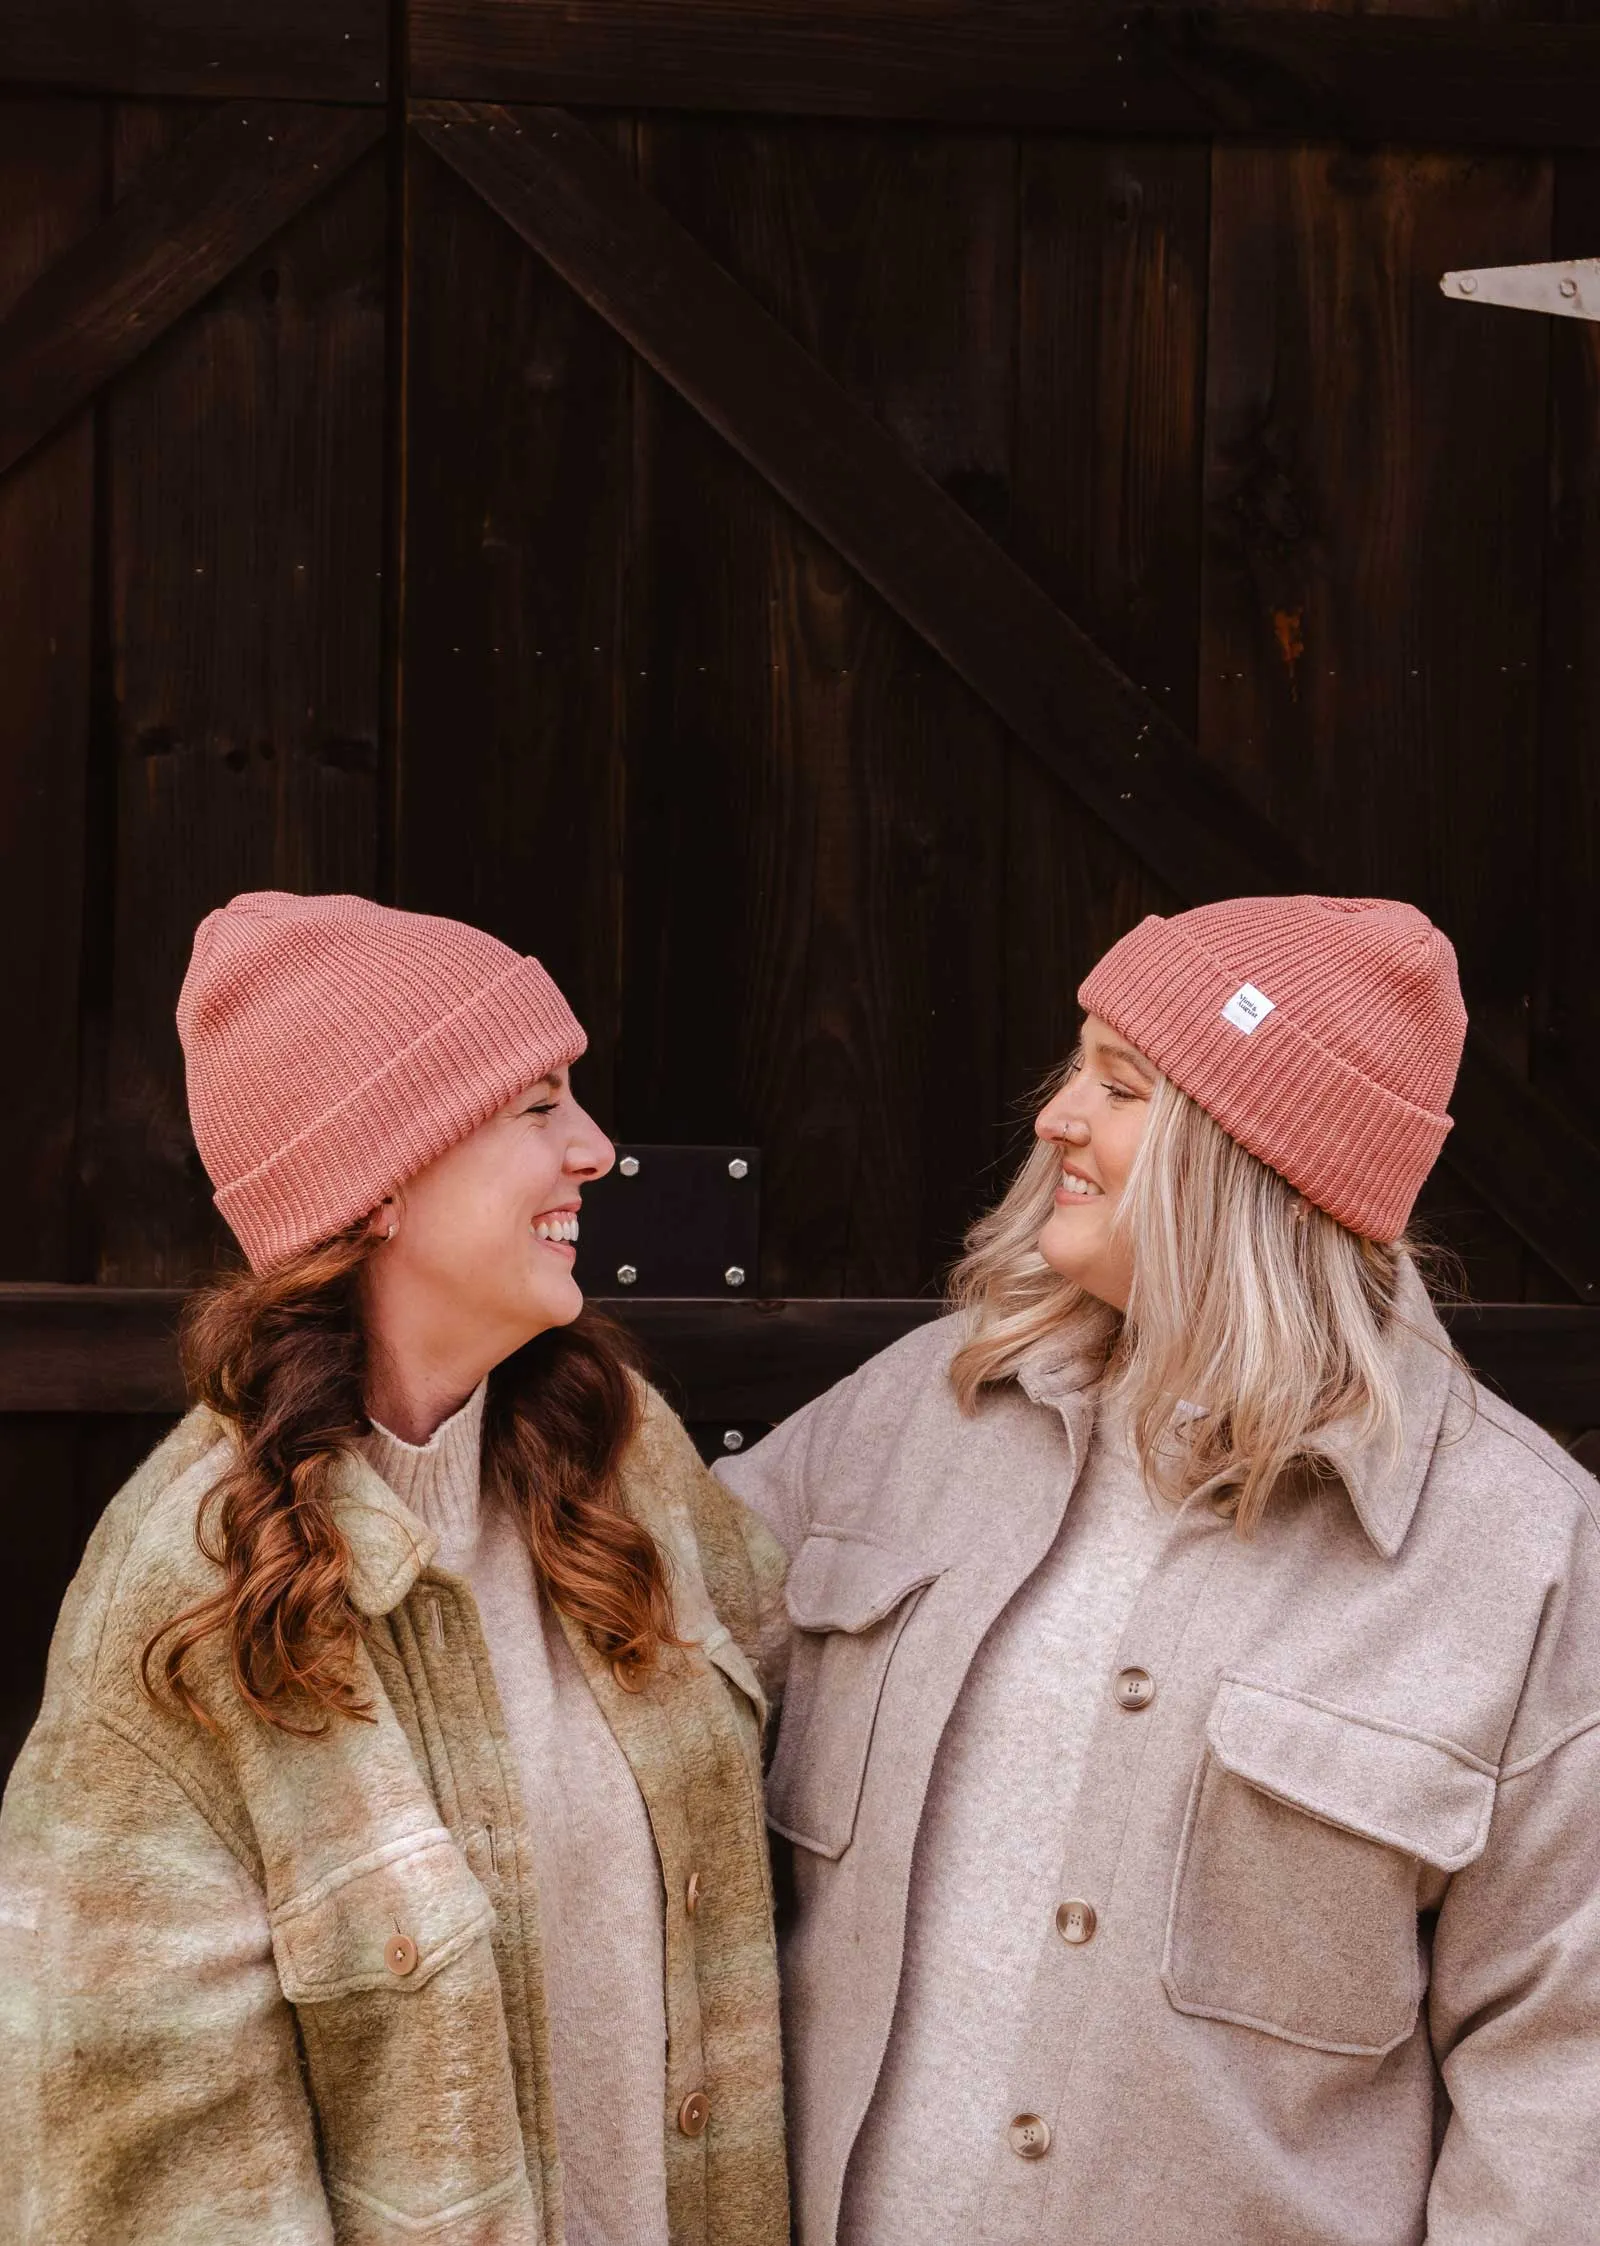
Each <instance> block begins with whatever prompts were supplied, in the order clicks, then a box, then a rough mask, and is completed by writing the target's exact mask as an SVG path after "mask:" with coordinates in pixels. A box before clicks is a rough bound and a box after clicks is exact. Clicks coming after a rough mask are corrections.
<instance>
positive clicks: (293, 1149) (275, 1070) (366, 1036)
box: [178, 889, 588, 1271]
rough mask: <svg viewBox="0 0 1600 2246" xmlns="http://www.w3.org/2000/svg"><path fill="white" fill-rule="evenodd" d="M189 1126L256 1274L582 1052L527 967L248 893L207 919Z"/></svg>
mask: <svg viewBox="0 0 1600 2246" xmlns="http://www.w3.org/2000/svg"><path fill="white" fill-rule="evenodd" d="M178 1034H179V1036H180V1037H181V1038H182V1039H183V1050H184V1057H185V1060H186V1061H187V1063H188V1073H189V1119H190V1122H191V1124H192V1126H193V1129H194V1137H195V1144H196V1145H197V1146H198V1147H199V1149H200V1155H201V1159H202V1160H203V1161H204V1163H205V1166H206V1169H207V1171H208V1172H209V1174H210V1177H211V1182H212V1184H213V1185H214V1186H215V1187H216V1203H217V1207H218V1208H219V1209H220V1210H221V1211H222V1214H223V1215H224V1216H225V1217H226V1218H227V1220H228V1222H229V1224H230V1225H231V1226H232V1227H233V1229H234V1231H235V1233H236V1234H237V1235H238V1238H239V1241H240V1244H241V1246H242V1247H243V1249H244V1252H245V1254H246V1255H247V1256H248V1257H249V1259H250V1261H251V1263H252V1265H253V1266H254V1267H255V1269H256V1270H257V1271H262V1270H266V1269H268V1268H270V1267H271V1266H272V1265H273V1264H278V1263H283V1262H285V1261H287V1259H288V1258H289V1257H290V1256H294V1255H298V1254H299V1252H300V1250H301V1249H302V1248H308V1247H310V1246H312V1245H313V1243H314V1242H316V1241H318V1240H326V1239H327V1238H329V1237H330V1235H332V1234H333V1233H335V1232H338V1231H340V1230H341V1229H342V1228H343V1227H344V1226H345V1225H347V1224H351V1223H353V1222H354V1221H355V1219H356V1218H357V1217H361V1216H365V1215H366V1214H367V1212H368V1211H369V1210H370V1209H375V1208H376V1207H377V1205H378V1203H379V1202H380V1201H381V1200H382V1199H383V1197H384V1195H385V1194H387V1193H392V1192H393V1191H394V1189H395V1187H396V1186H397V1185H402V1184H404V1182H405V1180H406V1179H407V1178H409V1177H415V1175H416V1173H417V1172H418V1171H419V1170H420V1169H422V1168H424V1167H425V1166H426V1164H428V1163H429V1162H431V1161H433V1159H434V1158H435V1156H436V1155H440V1154H443V1153H444V1151H445V1149H446V1148H447V1147H451V1146H454V1145H455V1144H456V1143H457V1141H458V1140H460V1139H464V1138H465V1137H466V1136H467V1133H468V1132H469V1131H473V1130H475V1129H476V1128H477V1126H478V1125H479V1124H480V1123H482V1122H485V1121H486V1120H487V1119H488V1117H489V1116H491V1115H493V1114H494V1113H495V1111H496V1109H498V1108H501V1107H503V1106H504V1105H505V1103H506V1101H507V1100H509V1099H511V1098H512V1097H513V1096H514V1095H515V1094H516V1093H518V1092H520V1091H522V1090H524V1089H525V1088H526V1087H527V1086H528V1085H530V1084H536V1083H538V1082H539V1080H540V1079H541V1077H544V1076H546V1075H548V1074H549V1072H550V1071H551V1070H552V1069H555V1068H560V1067H563V1066H565V1065H566V1064H567V1063H568V1062H571V1061H575V1060H576V1059H577V1057H578V1055H579V1054H580V1053H581V1052H582V1051H583V1049H584V1046H585V1045H586V1043H587V1042H588V1040H587V1039H586V1038H585V1036H584V1033H583V1031H582V1030H581V1029H580V1028H579V1026H578V1024H577V1022H576V1020H575V1019H574V1018H573V1015H572V1011H571V1009H570V1008H569V1007H568V1005H567V1002H566V1000H565V999H564V998H563V997H562V995H561V993H560V991H559V990H557V988H556V986H555V984H554V983H553V982H552V981H551V980H550V977H549V976H548V975H547V974H546V973H545V971H544V969H543V968H542V967H541V966H540V965H539V962H538V961H537V960H536V959H524V958H523V957H521V955H520V954H519V953H517V952H514V951H512V950H510V949H509V948H508V947H507V946H506V945H505V944H502V943H499V942H497V941H496V939H495V938H494V937H493V936H486V935H484V934H483V932H482V931H481V930H480V929H477V928H467V927H464V926H463V925H462V923H461V922H460V921H458V920H437V919H435V918H434V917H433V916H432V915H431V914H429V913H420V912H395V911H392V910H391V909H390V908H389V907H388V906H387V905H374V904H369V903H368V902H367V900H366V899H365V898H364V897H295V896H289V895H286V894H285V893H283V892H282V891H280V890H272V889H267V890H257V891H255V892H254V893H252V894H250V895H247V896H243V897H235V898H234V900H233V902H232V903H231V904H228V905H224V906H223V907H222V908H221V910H220V911H218V912H214V913H210V914H208V916H207V917H206V918H205V919H204V920H203V921H202V922H201V923H200V926H199V929H198V930H197V932H196V935H195V940H194V955H193V957H192V958H191V960H190V962H189V972H188V974H187V975H186V976H185V977H184V982H183V990H182V993H181V995H180V996H179V999H178Z"/></svg>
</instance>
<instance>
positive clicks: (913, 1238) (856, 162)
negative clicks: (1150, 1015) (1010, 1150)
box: [623, 123, 1015, 1294]
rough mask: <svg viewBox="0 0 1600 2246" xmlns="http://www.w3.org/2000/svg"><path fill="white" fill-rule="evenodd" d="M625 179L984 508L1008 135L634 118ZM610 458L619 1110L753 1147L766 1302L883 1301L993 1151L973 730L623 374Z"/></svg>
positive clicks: (989, 850) (918, 1269)
mask: <svg viewBox="0 0 1600 2246" xmlns="http://www.w3.org/2000/svg"><path fill="white" fill-rule="evenodd" d="M643 180H644V184H645V186H646V187H647V189H648V190H649V191H650V192H651V193H652V194H653V195H655V196H658V197H659V198H660V199H661V201H662V203H663V204H664V205H665V207H666V208H667V209H668V210H669V211H671V212H672V214H673V215H674V216H675V217H676V218H677V219H679V220H680V221H682V222H683V223H684V224H685V226H687V227H688V228H690V229H691V230H692V232H693V233H694V235H695V237H696V239H697V240H699V241H701V242H702V243H704V245H705V246H706V248H707V249H709V250H710V252H711V254H712V255H713V256H715V257H716V258H717V259H718V261H719V263H720V264H721V265H722V266H723V267H724V268H725V269H726V270H727V271H728V272H729V273H731V274H733V275H734V276H736V277H737V278H738V280H739V281H740V282H742V283H743V284H745V285H746V286H747V287H748V288H749V290H750V291H751V292H752V296H753V298H754V300H755V301H756V302H758V303H760V304H761V305H762V306H763V307H765V308H766V309H767V310H769V311H770V312H771V313H772V314H773V315H774V316H775V317H776V318H777V319H779V320H781V322H782V323H783V326H784V328H785V330H786V331H787V332H789V333H791V334H793V335H794V336H796V337H797V338H798V339H799V340H800V341H801V343H802V344H803V345H804V346H805V348H806V349H807V350H808V351H809V352H810V353H811V354H813V355H814V358H815V361H816V362H817V363H818V364H819V365H820V366H821V367H823V368H824V369H825V370H826V372H827V375H828V376H830V377H831V378H832V380H833V381H835V382H836V383H837V384H838V385H839V386H840V391H841V393H842V394H843V395H844V396H846V397H847V398H848V399H849V400H850V401H851V402H852V403H853V404H854V405H855V406H857V407H859V408H862V409H864V410H866V411H870V412H871V413H872V415H873V417H874V419H875V420H876V421H877V422H878V423H879V425H881V426H883V427H885V428H886V429H888V430H889V431H890V432H892V435H893V438H894V439H895V441H896V442H897V443H898V444H899V445H901V446H902V447H903V448H904V451H905V453H906V455H907V456H908V457H910V458H911V459H913V460H915V462H916V464H917V467H918V468H919V470H920V471H921V472H922V474H924V475H925V476H926V477H927V478H928V479H929V486H930V488H931V489H937V490H941V491H943V492H944V493H946V494H947V495H949V496H950V498H951V499H952V500H953V501H954V502H955V503H956V504H957V505H960V506H962V507H964V508H965V509H968V510H971V511H972V512H974V513H980V514H982V515H983V517H984V518H985V519H986V520H988V521H990V522H991V523H992V522H994V521H995V520H996V519H997V518H998V519H999V520H1002V521H1003V519H1004V513H1005V509H1006V505H1007V499H1008V462H1009V384H1008V382H1007V381H1006V379H1005V370H1006V368H1007V367H1008V364H1009V359H1010V351H1011V338H1012V329H1013V321H1014V305H1015V274H1014V242H1015V179H1014V154H1013V151H1012V148H1011V146H1010V144H1009V142H1007V141H1005V140H1002V139H998V138H992V137H990V136H970V137H963V138H955V137H953V136H952V137H947V136H942V135H934V136H929V137H928V138H927V139H926V140H924V141H923V142H921V143H920V144H919V145H918V146H917V147H916V148H914V149H910V148H905V147H901V146H893V145H891V146H887V147H885V146H883V145H881V144H880V145H874V144H872V143H870V142H868V141H864V140H863V139H861V138H859V137H856V136H850V135H845V134H842V133H839V132H836V131H834V130H832V129H830V128H821V129H818V128H814V127H780V128H771V127H753V128H752V127H745V126H733V125H726V124H721V123H718V124H711V125H706V126H697V127H695V128H692V129H683V128H680V127H679V126H677V125H676V124H657V125H654V126H652V128H651V129H650V131H649V133H648V135H647V138H646V141H645V146H644V157H643ZM640 475H641V494H642V496H641V501H640V508H639V516H640V526H641V527H640V534H639V536H640V548H639V553H640V560H641V563H642V565H643V568H642V574H640V573H638V572H636V583H637V585H638V588H639V591H640V594H641V596H642V601H643V603H644V613H645V617H646V622H645V623H644V624H643V625H642V626H641V629H640V635H639V642H638V662H637V664H635V665H630V672H631V671H634V670H637V671H638V672H639V674H640V676H639V677H638V678H636V679H631V681H630V683H631V686H632V690H633V692H634V694H635V696H636V699H637V703H638V708H639V722H638V723H637V725H636V727H635V729H634V740H635V748H634V752H633V755H632V757H631V759H630V783H629V784H630V797H631V801H632V804H633V807H634V818H633V822H632V828H631V848H630V877H629V880H630V895H629V915H628V929H629V937H628V972H627V976H626V984H625V997H626V1005H627V1020H628V1023H629V1032H628V1038H627V1048H626V1050H627V1066H626V1074H625V1078H624V1087H623V1102H624V1106H625V1111H626V1113H627V1115H628V1117H629V1118H630V1121H629V1128H630V1130H633V1129H635V1128H638V1129H640V1130H643V1128H644V1126H643V1124H639V1125H635V1123H634V1122H633V1120H632V1118H634V1117H635V1116H636V1115H638V1114H640V1113H642V1114H643V1115H644V1116H646V1117H647V1118H648V1119H649V1121H650V1128H651V1130H652V1132H659V1133H661V1134H662V1135H670V1136H687V1137H693V1136H695V1135H696V1133H697V1132H698V1131H700V1130H701V1129H702V1128H703V1127H704V1125H705V1124H706V1123H708V1122H709V1121H710V1119H711V1118H712V1117H714V1116H717V1115H724V1116H732V1117H734V1118H736V1119H737V1125H736V1127H737V1128H738V1129H739V1130H741V1131H747V1132H748V1133H749V1134H750V1135H751V1136H752V1137H753V1138H756V1139H758V1140H759V1141H760V1142H761V1144H762V1145H763V1147H764V1148H765V1149H766V1150H767V1154H766V1160H765V1166H764V1179H763V1201H762V1234H763V1259H762V1270H763V1277H762V1282H761V1283H762V1285H763V1287H765V1288H766V1289H767V1290H768V1291H778V1290H781V1291H784V1292H790V1291H794V1292H802V1293H811V1292H815V1293H819V1294H823V1293H839V1292H844V1293H852V1294H854V1293H874V1292H882V1293H901V1292H908V1291H911V1290H913V1289H915V1288H917V1287H919V1286H922V1285H924V1284H926V1283H927V1282H928V1281H929V1280H930V1279H932V1278H933V1276H934V1275H935V1273H936V1272H937V1271H938V1270H939V1269H940V1268H941V1267H942V1266H943V1264H944V1263H945V1262H946V1261H947V1260H948V1257H949V1255H950V1253H951V1252H952V1251H953V1249H954V1248H955V1246H956V1244H957V1240H958V1236H959V1232H960V1229H961V1227H962V1224H963V1223H964V1221H965V1220H966V1218H967V1217H968V1216H969V1215H971V1214H975V1213H976V1206H977V1203H978V1200H979V1198H981V1196H982V1192H983V1180H984V1174H985V1171H986V1168H987V1164H988V1161H989V1158H990V1154H991V1151H992V1149H991V1140H990V1129H989V1118H990V1116H991V1115H992V1113H993V1111H994V1106H995V1102H996V1095H997V1089H998V1078H997V1063H998V1038H997V1028H998V1023H997V1017H996V1013H995V1008H994V1004H993V992H994V989H995V985H996V982H997V979H998V973H999V961H998V952H997V927H996V917H997V916H996V903H997V898H998V892H999V875H1000V866H999V838H1000V818H1001V794H1000V784H999V783H1000V775H1001V772H1002V770H1003V754H1004V749H1003V737H1002V734H1001V730H1000V728H999V726H998V725H997V723H996V722H995V720H994V718H993V717H992V716H991V715H990V713H989V712H988V711H987V710H986V709H985V708H984V707H983V705H982V704H981V703H980V702H979V701H978V699H977V698H976V697H975V696H974V695H973V694H972V693H971V692H970V691H969V690H968V689H967V688H966V687H965V686H964V685H962V684H961V682H960V681H959V680H957V679H955V678H953V677H952V676H951V674H950V673H949V672H948V671H947V670H946V669H945V667H944V666H943V665H942V664H940V663H939V662H938V661H937V660H936V659H934V658H933V657H932V656H931V655H930V654H929V652H928V650H927V649H926V647H925V646H924V645H923V644H922V643H921V642H920V640H919V639H918V638H917V636H916V635H915V634H914V633H913V632H911V631H910V630H908V629H907V627H906V625H905V624H904V623H903V622H902V621H901V619H900V618H899V617H898V616H896V615H895V614H894V613H893V612H892V611H891V610H890V608H889V607H888V606H887V605H886V604H885V603H884V602H883V601H882V600H881V599H880V598H879V596H878V595H877V594H876V593H875V592H874V591H873V590H871V588H869V587H868V586H866V585H864V584H863V583H862V582H861V580H860V578H859V577H858V576H857V575H856V573H855V571H854V570H852V569H851V568H850V567H849V566H848V564H847V563H846V562H843V561H841V560H840V559H839V557H838V556H837V555H836V554H834V553H832V552H831V551H830V550H829V549H828V547H827V546H826V545H825V544H824V542H823V541H822V540H821V539H820V538H819V537H818V536H817V535H816V534H815V532H814V531H813V530H812V529H811V528H809V527H808V525H807V524H806V523H804V522H803V521H801V520H799V519H797V517H796V516H795V514H794V513H793V512H792V511H791V509H790V508H789V507H788V506H787V505H785V504H784V502H783V501H782V499H780V498H778V497H777V496H775V495H774V494H773V493H772V492H771V491H770V490H768V489H766V488H765V487H764V486H763V484H762V483H761V481H760V480H759V479H758V478H757V477H756V476H755V475H753V474H752V472H751V471H750V469H749V468H747V467H746V466H745V464H744V463H743V462H742V461H741V460H739V459H738V458H736V457H735V456H734V455H733V454H732V453H731V452H730V451H729V450H728V449H727V447H726V446H725V445H724V444H723V443H722V442H721V440H720V439H719V438H718V437H717V436H715V435H714V434H712V433H711V431H710V430H708V429H707V428H706V427H705V426H704V425H703V424H702V423H700V422H698V421H697V420H696V418H695V416H694V415H693V414H691V413H690V412H689V411H688V409H687V408H686V407H685V406H684V405H683V403H682V402H681V401H680V400H679V399H678V398H676V397H675V396H673V395H672V394H671V392H670V391H668V390H667V389H666V388H665V387H664V386H662V385H660V384H657V383H654V382H652V381H649V380H646V382H645V385H644V388H643V390H642V392H641V424H640ZM646 674H647V675H646ZM708 1022H711V1023H714V1024H715V1025H716V1028H715V1030H714V1032H713V1033H712V1034H710V1035H708V1034H707V1026H706V1025H707V1023H708Z"/></svg>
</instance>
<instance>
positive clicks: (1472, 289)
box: [1461, 273, 1478, 296]
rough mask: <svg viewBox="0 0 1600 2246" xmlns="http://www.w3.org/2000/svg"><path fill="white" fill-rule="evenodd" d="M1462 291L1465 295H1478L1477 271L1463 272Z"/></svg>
mask: <svg viewBox="0 0 1600 2246" xmlns="http://www.w3.org/2000/svg"><path fill="white" fill-rule="evenodd" d="M1461 293H1462V295H1463V296H1476V295H1477V293H1478V278H1477V275H1476V274H1475V273H1463V274H1462V276H1461Z"/></svg>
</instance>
